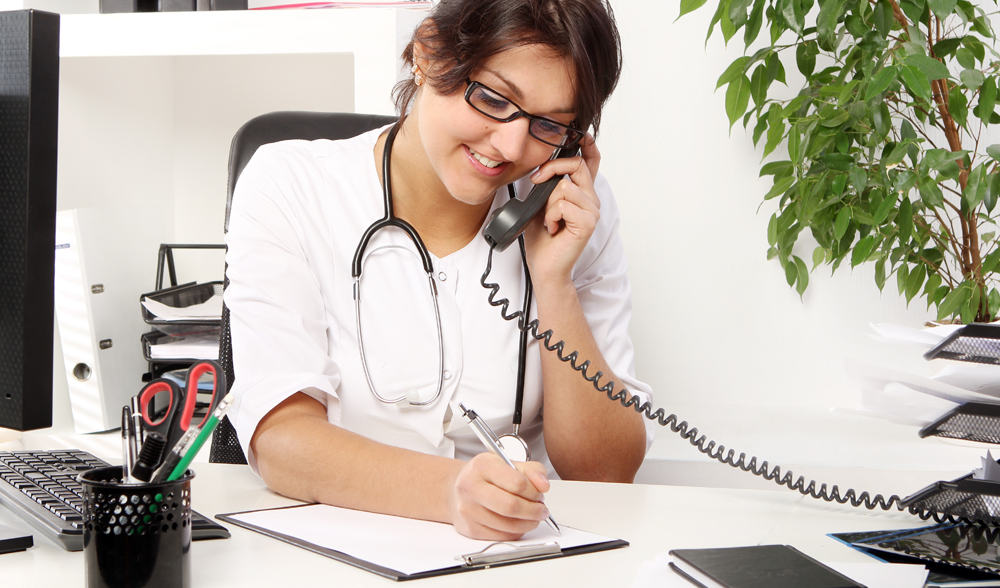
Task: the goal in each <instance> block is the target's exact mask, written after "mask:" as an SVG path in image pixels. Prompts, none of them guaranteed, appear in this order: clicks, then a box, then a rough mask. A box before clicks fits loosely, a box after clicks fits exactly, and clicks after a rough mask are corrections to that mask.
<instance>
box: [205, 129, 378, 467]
mask: <svg viewBox="0 0 1000 588" xmlns="http://www.w3.org/2000/svg"><path fill="white" fill-rule="evenodd" d="M394 120H396V117H393V116H383V115H374V114H355V113H340V112H334V113H327V112H284V111H282V112H271V113H268V114H262V115H260V116H258V117H255V118H252V119H250V120H249V121H247V123H246V124H244V125H243V126H242V127H240V130H238V131H236V135H235V136H234V137H233V143H232V145H231V146H230V148H229V185H228V186H227V190H226V192H227V193H226V225H225V231H226V232H227V233H228V232H229V211H230V210H231V209H232V205H233V190H234V189H235V188H236V181H237V180H238V179H239V177H240V174H241V173H242V172H243V168H244V167H246V165H247V162H249V161H250V158H251V157H252V156H253V154H254V153H255V152H256V151H257V148H258V147H260V146H261V145H265V144H267V143H275V142H278V141H285V140H288V139H304V140H307V141H311V140H314V139H348V138H350V137H355V136H357V135H360V134H361V133H364V132H365V131H370V130H372V129H376V128H378V127H381V126H385V125H387V124H389V123H391V122H393V121H394ZM228 286H229V278H228V277H226V278H225V279H224V281H223V289H225V288H226V287H228ZM219 363H220V364H221V365H222V368H223V369H224V370H225V372H226V387H227V389H226V393H228V392H229V388H231V387H232V385H233V380H234V379H235V374H234V373H233V349H232V339H231V337H230V333H229V309H228V308H226V306H225V305H223V307H222V333H221V336H220V337H219ZM208 460H209V461H210V462H214V463H236V464H245V463H246V462H247V459H246V456H245V455H244V454H243V449H242V448H241V447H240V442H239V439H237V437H236V429H235V428H234V427H233V425H232V423H230V422H229V418H228V417H226V418H223V419H222V421H221V422H220V423H219V426H218V427H217V428H216V429H215V433H214V434H213V435H212V449H211V451H210V452H209V457H208Z"/></svg>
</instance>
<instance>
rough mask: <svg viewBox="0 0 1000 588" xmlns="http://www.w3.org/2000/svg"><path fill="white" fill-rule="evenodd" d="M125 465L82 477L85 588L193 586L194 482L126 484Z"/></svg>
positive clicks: (189, 477) (186, 477)
mask: <svg viewBox="0 0 1000 588" xmlns="http://www.w3.org/2000/svg"><path fill="white" fill-rule="evenodd" d="M121 477H122V468H121V466H112V467H105V468H98V469H95V470H89V471H87V472H84V473H83V474H80V476H79V480H80V482H81V483H82V484H83V498H84V509H83V510H84V528H83V552H84V562H85V564H84V565H85V567H86V576H87V588H126V587H128V588H131V587H135V586H143V587H144V588H188V587H189V586H191V480H192V478H194V472H192V471H191V470H188V471H187V473H186V474H185V475H184V476H182V477H180V478H178V479H177V480H175V481H173V482H163V483H158V484H122V483H121Z"/></svg>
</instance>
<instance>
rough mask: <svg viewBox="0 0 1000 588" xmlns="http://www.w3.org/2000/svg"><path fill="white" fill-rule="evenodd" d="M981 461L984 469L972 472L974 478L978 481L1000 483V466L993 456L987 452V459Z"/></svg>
mask: <svg viewBox="0 0 1000 588" xmlns="http://www.w3.org/2000/svg"><path fill="white" fill-rule="evenodd" d="M980 459H981V460H982V461H983V467H981V468H976V469H974V470H972V477H973V478H974V479H976V480H986V481H988V482H1000V464H998V463H997V460H996V459H995V458H994V457H993V454H992V453H990V451H989V450H987V451H986V457H981V458H980Z"/></svg>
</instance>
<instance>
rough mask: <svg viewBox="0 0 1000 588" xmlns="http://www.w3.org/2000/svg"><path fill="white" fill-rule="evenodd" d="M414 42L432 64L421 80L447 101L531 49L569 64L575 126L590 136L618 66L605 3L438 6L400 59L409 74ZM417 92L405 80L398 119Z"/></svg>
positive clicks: (487, 1)
mask: <svg viewBox="0 0 1000 588" xmlns="http://www.w3.org/2000/svg"><path fill="white" fill-rule="evenodd" d="M417 42H419V43H420V44H421V45H423V46H424V47H425V48H426V50H427V53H426V56H427V58H428V59H429V60H430V62H431V67H430V68H429V69H430V70H431V71H428V72H423V74H424V77H425V78H426V79H427V82H428V83H429V84H431V85H432V86H434V89H435V90H437V91H439V92H441V93H443V94H446V95H450V94H453V93H454V92H458V91H461V90H462V88H463V86H464V85H465V80H466V79H467V78H470V77H472V75H473V73H474V72H475V71H476V70H477V69H478V68H479V67H480V66H481V65H482V63H483V62H484V61H486V60H487V59H489V58H490V57H492V56H494V55H496V54H498V53H501V52H503V51H506V50H507V49H511V48H514V47H521V46H525V45H535V44H539V45H545V46H547V47H549V48H551V49H552V50H554V51H555V52H556V54H558V55H560V56H564V57H568V58H569V59H570V61H571V62H572V63H573V67H574V70H575V80H574V95H575V101H576V104H575V108H574V111H575V112H576V116H577V119H576V126H577V127H578V128H580V129H582V130H587V129H588V128H590V127H591V126H593V127H594V132H595V134H596V132H597V129H598V127H599V126H600V121H601V109H602V108H603V107H604V103H605V102H606V101H607V99H608V97H609V96H611V92H612V91H614V89H615V86H616V85H617V84H618V77H619V75H620V73H621V66H622V59H621V39H620V37H619V35H618V27H617V25H616V24H615V18H614V13H613V12H612V10H611V6H610V5H609V4H608V3H607V1H606V0H441V2H440V3H439V4H438V5H437V6H435V7H434V9H433V10H432V11H431V13H430V14H429V15H428V17H427V18H426V19H425V20H424V22H423V23H421V25H420V26H418V27H417V29H416V31H414V33H413V39H412V40H411V41H410V43H409V45H407V47H406V49H405V50H404V51H403V55H402V57H403V61H405V62H406V64H407V67H409V66H411V65H412V64H413V46H414V44H415V43H417ZM416 91H417V86H416V84H415V83H414V82H413V79H412V78H409V77H407V78H406V79H404V80H403V81H401V82H399V83H398V84H396V87H395V88H394V89H393V100H394V102H395V103H396V109H397V110H398V112H399V114H400V119H402V118H403V117H404V116H405V115H406V111H407V108H408V107H409V104H410V101H411V100H413V95H414V94H415V93H416Z"/></svg>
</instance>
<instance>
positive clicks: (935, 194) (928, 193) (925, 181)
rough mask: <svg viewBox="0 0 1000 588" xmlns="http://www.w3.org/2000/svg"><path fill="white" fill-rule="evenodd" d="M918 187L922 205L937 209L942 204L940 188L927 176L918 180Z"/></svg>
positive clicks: (942, 198) (942, 197)
mask: <svg viewBox="0 0 1000 588" xmlns="http://www.w3.org/2000/svg"><path fill="white" fill-rule="evenodd" d="M919 186H920V198H921V199H922V200H923V201H924V204H926V205H927V206H929V207H931V208H937V207H939V206H941V204H943V203H944V194H943V193H941V188H940V187H939V186H938V184H937V182H936V181H935V180H934V179H933V178H931V177H928V176H925V177H923V178H920V182H919Z"/></svg>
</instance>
